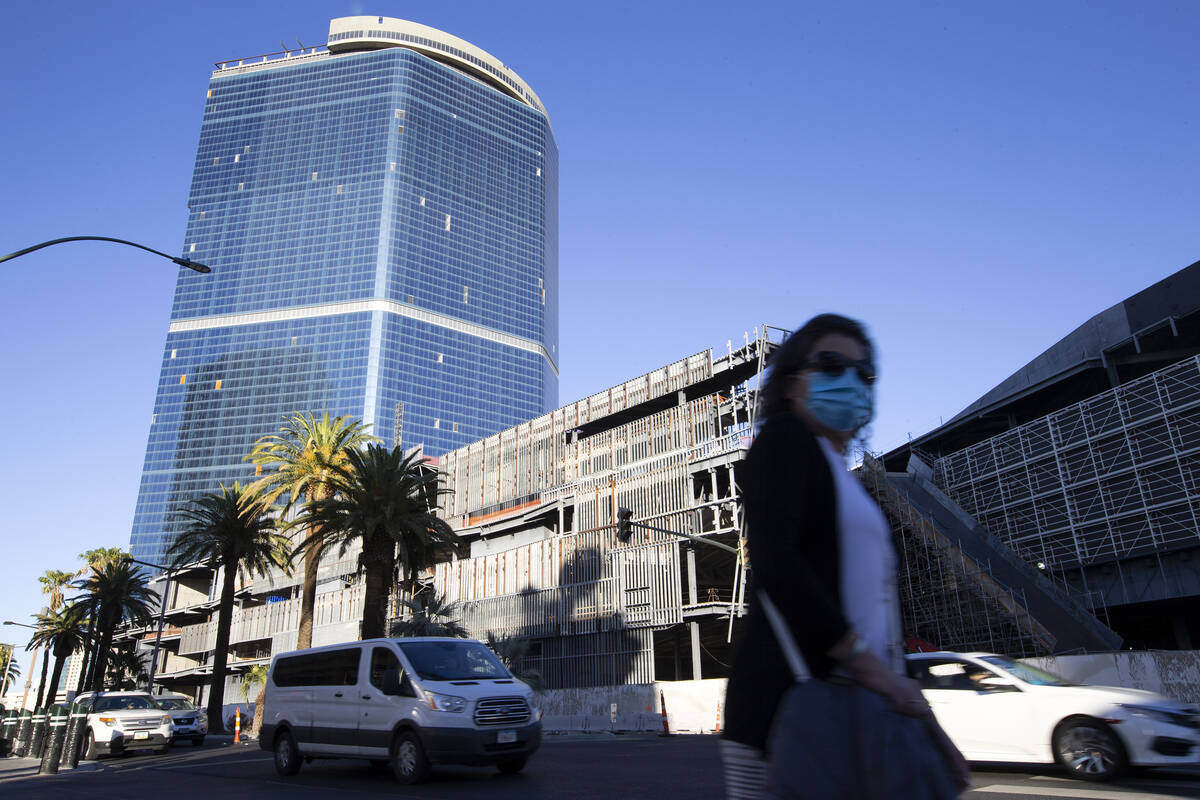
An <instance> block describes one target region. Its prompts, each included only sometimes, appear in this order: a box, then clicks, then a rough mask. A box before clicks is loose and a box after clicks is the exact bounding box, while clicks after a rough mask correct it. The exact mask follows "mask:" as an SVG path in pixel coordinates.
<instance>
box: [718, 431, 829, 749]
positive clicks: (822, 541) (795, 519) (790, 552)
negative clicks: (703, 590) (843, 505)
mask: <svg viewBox="0 0 1200 800" xmlns="http://www.w3.org/2000/svg"><path fill="white" fill-rule="evenodd" d="M739 483H740V485H741V490H742V498H743V502H744V507H745V513H746V523H747V528H748V531H747V537H748V542H747V543H748V547H749V555H750V569H751V571H750V574H751V583H750V586H749V587H748V589H747V596H748V597H749V598H750V600H749V603H750V613H749V615H748V617H747V619H746V624H745V629H744V631H743V635H742V639H741V642H740V643H739V645H738V649H737V652H736V654H735V655H734V661H733V670H732V672H731V673H730V678H729V688H728V689H727V692H726V697H725V721H726V728H725V736H726V737H727V738H729V739H732V740H733V741H736V742H740V743H742V744H747V745H750V746H752V747H757V748H758V749H760V750H765V749H766V743H767V736H768V734H769V733H770V729H771V722H772V720H773V718H774V716H775V710H776V708H777V707H778V706H779V701H780V699H781V698H782V697H783V694H784V692H786V691H787V689H788V687H790V686H791V685H792V682H793V681H792V674H791V670H790V669H788V666H787V663H786V662H785V661H784V658H783V654H782V652H781V651H780V649H779V646H778V645H777V643H776V641H775V635H774V634H773V633H772V631H771V628H770V625H769V624H768V623H767V619H766V617H765V616H764V615H763V612H762V609H761V608H760V606H759V603H758V602H757V598H756V597H755V591H760V590H764V589H765V590H766V592H767V594H768V596H770V598H771V600H772V601H773V602H774V603H775V605H776V606H777V607H778V608H779V611H780V613H781V614H782V615H783V616H784V618H785V619H786V620H787V621H788V623H789V624H790V626H791V629H792V634H793V635H794V636H795V637H796V642H797V644H798V645H799V647H800V650H801V652H802V653H803V654H804V658H805V660H806V661H807V662H808V668H809V670H810V671H811V672H812V674H813V676H814V677H817V678H823V677H826V676H827V675H828V674H829V672H830V670H832V669H833V667H834V666H835V665H834V662H833V660H832V659H831V658H830V657H829V656H828V655H827V651H828V650H829V649H830V648H831V647H833V646H834V645H835V644H837V642H838V641H839V640H840V639H841V638H842V637H843V636H845V635H846V632H847V630H848V626H847V623H846V620H845V617H844V616H843V614H842V597H841V588H840V575H841V572H840V560H839V557H838V531H837V505H836V504H837V495H836V490H835V488H834V482H833V473H832V472H831V471H830V469H829V462H828V461H826V460H825V454H824V453H823V452H822V451H821V445H820V444H819V443H818V442H817V439H816V437H815V436H814V435H813V434H812V432H811V431H810V430H809V429H808V426H806V425H805V424H804V422H803V421H802V420H801V419H800V418H799V417H797V416H795V415H794V414H791V413H782V414H777V415H775V416H774V417H772V418H771V419H769V420H768V421H767V422H766V424H765V425H763V427H762V430H760V431H759V434H758V436H757V437H756V438H755V440H754V444H753V445H752V446H751V447H750V452H749V454H748V455H747V456H746V461H745V462H744V464H743V466H742V470H741V475H740V476H739Z"/></svg>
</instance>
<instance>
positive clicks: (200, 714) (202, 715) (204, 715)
mask: <svg viewBox="0 0 1200 800" xmlns="http://www.w3.org/2000/svg"><path fill="white" fill-rule="evenodd" d="M196 719H198V720H200V721H201V722H208V712H207V711H197V712H196Z"/></svg>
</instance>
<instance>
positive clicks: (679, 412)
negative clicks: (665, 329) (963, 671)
mask: <svg viewBox="0 0 1200 800" xmlns="http://www.w3.org/2000/svg"><path fill="white" fill-rule="evenodd" d="M785 335H786V332H785V331H782V330H779V329H776V328H769V327H765V326H764V327H763V328H762V329H761V330H758V331H756V332H755V334H754V335H753V336H749V335H748V336H747V337H746V340H745V344H744V345H743V346H742V347H740V348H737V349H734V348H733V347H729V348H728V350H727V352H725V353H723V354H720V355H714V353H713V352H712V351H705V352H702V353H698V354H696V355H693V356H690V357H688V358H686V359H682V360H680V361H677V362H674V363H672V364H669V365H667V366H665V367H663V368H661V369H659V370H656V371H654V372H651V373H649V374H647V375H643V376H641V377H639V378H637V379H634V380H632V381H628V382H626V383H624V384H622V385H620V386H616V387H613V388H612V389H610V390H608V391H606V392H602V393H599V394H596V395H593V396H591V397H589V398H586V399H584V400H582V401H580V402H578V403H575V404H573V405H570V406H566V407H564V408H561V409H558V410H557V411H554V412H552V413H550V414H547V415H544V416H541V417H538V418H536V419H534V420H531V421H529V422H527V423H525V424H523V425H519V426H516V427H514V428H510V429H508V430H505V431H502V432H501V433H498V434H496V435H495V436H491V437H488V438H487V439H483V440H481V441H478V442H475V443H473V444H471V445H468V446H467V447H463V448H460V449H458V450H454V451H451V452H449V453H447V454H445V455H444V456H443V457H442V458H441V459H440V460H439V467H440V469H441V470H442V472H443V474H444V476H445V485H446V488H447V489H450V490H451V492H452V494H450V495H448V497H447V500H446V508H445V516H446V517H447V519H448V520H449V521H450V523H451V525H452V526H453V527H454V528H455V529H456V531H457V532H458V534H459V535H460V537H462V539H463V540H464V541H465V542H468V543H469V545H470V556H469V557H467V558H461V559H458V560H455V561H453V562H449V563H443V564H439V565H437V566H435V567H434V568H433V569H432V571H431V576H430V578H431V581H432V585H433V588H434V589H435V590H436V591H437V592H438V593H439V594H440V595H442V596H443V597H444V598H445V599H446V600H448V601H450V602H454V603H457V604H459V605H458V608H459V613H460V615H461V619H462V622H463V623H464V624H465V625H466V627H467V628H468V630H469V631H470V632H471V633H472V635H474V636H477V637H479V638H483V637H485V636H486V635H487V634H489V633H490V634H492V635H494V636H508V637H513V638H519V639H522V640H525V641H526V642H527V643H528V648H527V650H526V653H525V657H524V663H523V664H522V667H523V668H525V669H531V670H536V671H537V672H539V673H540V674H541V675H542V677H543V679H544V681H545V684H546V686H547V688H570V687H586V686H605V685H621V684H644V683H650V682H653V681H664V680H666V681H670V680H684V679H701V678H717V677H725V676H726V675H727V674H728V665H729V664H730V663H731V656H732V652H731V651H732V645H733V643H734V642H735V641H736V637H737V634H738V631H739V623H740V620H741V618H742V617H743V616H744V614H745V612H746V586H747V579H748V577H749V565H747V564H746V563H744V561H743V559H741V558H740V557H739V556H738V554H737V552H740V551H741V550H742V548H741V547H740V546H739V542H740V540H741V539H742V537H743V536H744V533H745V532H744V530H743V527H742V512H741V498H740V495H739V491H738V483H737V472H738V465H739V464H740V463H741V461H742V459H743V458H744V456H745V454H746V452H747V449H748V448H749V446H750V444H751V441H752V439H753V432H754V430H755V409H756V406H757V402H756V401H757V392H758V387H759V383H760V381H761V379H762V376H763V373H764V370H765V369H766V367H767V365H768V363H769V360H770V355H771V352H772V350H773V349H774V347H775V346H776V345H777V344H778V343H779V342H780V341H782V339H783V338H784V336H785ZM920 466H921V465H920V464H919V463H918V462H914V465H913V469H912V470H911V471H906V472H903V473H892V474H889V473H887V472H885V471H884V468H883V466H882V464H881V462H879V461H878V460H876V459H875V458H873V457H872V456H870V455H869V454H865V455H864V458H863V463H862V466H861V467H860V468H859V470H858V475H859V476H860V478H861V480H862V482H863V484H864V486H865V487H866V488H867V490H868V491H869V492H870V493H871V494H872V495H873V496H874V497H875V498H876V499H877V500H878V501H879V502H880V505H881V506H882V507H883V509H884V510H885V512H886V514H887V517H888V519H889V521H890V523H891V525H892V529H893V537H894V541H895V545H896V549H897V553H898V555H899V561H900V564H901V601H902V606H903V624H904V627H905V636H906V639H907V640H908V641H909V643H910V646H919V647H936V648H939V649H950V650H988V651H992V652H998V653H1005V654H1010V655H1015V656H1032V655H1045V654H1050V653H1058V652H1066V651H1078V650H1085V649H1090V650H1103V649H1111V648H1115V647H1116V646H1118V644H1119V641H1120V640H1119V637H1116V636H1115V635H1114V634H1113V633H1112V632H1111V631H1109V630H1108V629H1107V628H1106V627H1105V626H1104V625H1102V624H1101V623H1100V622H1099V621H1097V620H1096V618H1095V617H1094V616H1093V615H1092V614H1091V613H1090V612H1089V611H1088V610H1087V609H1085V608H1084V607H1083V606H1082V605H1080V604H1078V603H1077V602H1076V600H1075V599H1073V598H1072V597H1070V596H1069V595H1068V594H1067V593H1065V592H1063V591H1061V590H1060V589H1059V588H1057V587H1055V586H1054V585H1053V584H1052V583H1051V582H1050V581H1048V580H1047V579H1046V578H1045V577H1044V576H1043V575H1042V574H1041V573H1040V572H1039V571H1038V570H1037V569H1036V568H1035V567H1034V566H1032V565H1030V564H1028V563H1026V562H1024V561H1022V560H1021V558H1020V557H1019V556H1018V555H1017V554H1015V553H1014V552H1013V551H1012V550H1010V549H1009V547H1008V546H1007V545H1006V544H1004V543H1003V542H1001V541H1000V540H999V539H997V538H996V537H994V536H992V535H991V534H990V533H988V532H987V531H986V530H985V529H983V528H981V527H980V526H979V525H978V524H976V523H975V522H974V521H973V520H971V519H970V517H969V516H968V514H967V513H966V512H965V511H964V510H963V509H962V508H959V507H958V506H957V505H955V504H954V503H953V502H952V501H951V500H950V499H949V498H948V497H946V496H945V495H944V494H943V493H941V492H940V491H939V490H937V488H936V487H935V486H934V485H933V483H932V481H931V475H930V474H928V470H927V469H926V470H924V471H922V470H921V468H920ZM620 508H628V509H630V510H631V511H632V512H633V515H632V519H633V520H634V521H635V526H634V533H633V536H632V538H631V539H630V540H629V541H627V542H622V541H620V539H619V538H618V536H617V511H618V509H620ZM636 523H641V525H644V526H651V527H653V528H655V529H658V530H649V529H647V528H646V527H641V526H639V525H637V524H636ZM668 532H674V533H677V534H683V535H686V536H690V537H695V538H691V539H687V538H682V536H676V535H672V534H671V533H668ZM714 542H715V543H718V544H721V545H726V546H727V547H726V548H721V547H715V546H710V545H711V544H712V543H714ZM730 550H733V551H735V552H730Z"/></svg>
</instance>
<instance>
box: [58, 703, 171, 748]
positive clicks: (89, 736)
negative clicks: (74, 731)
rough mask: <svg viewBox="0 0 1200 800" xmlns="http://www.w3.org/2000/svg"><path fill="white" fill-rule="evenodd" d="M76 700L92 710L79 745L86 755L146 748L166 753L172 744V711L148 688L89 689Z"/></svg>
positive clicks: (89, 711)
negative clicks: (167, 710)
mask: <svg viewBox="0 0 1200 800" xmlns="http://www.w3.org/2000/svg"><path fill="white" fill-rule="evenodd" d="M75 702H77V703H80V704H82V705H83V706H84V708H86V709H87V712H88V714H87V726H86V727H85V728H84V732H83V741H82V742H81V743H80V745H79V747H80V753H81V754H82V757H83V758H85V759H95V758H98V757H99V756H102V755H117V754H119V753H124V752H126V751H128V750H140V749H144V748H148V749H151V750H153V751H154V752H155V753H157V754H158V755H162V754H163V753H166V752H167V748H169V747H170V746H171V737H172V736H173V735H174V731H173V729H172V727H171V715H170V714H168V713H167V712H165V711H163V710H162V709H161V708H159V707H158V703H156V702H154V698H152V697H151V696H150V695H148V694H146V693H145V692H87V693H86V694H81V695H79V697H77V698H75Z"/></svg>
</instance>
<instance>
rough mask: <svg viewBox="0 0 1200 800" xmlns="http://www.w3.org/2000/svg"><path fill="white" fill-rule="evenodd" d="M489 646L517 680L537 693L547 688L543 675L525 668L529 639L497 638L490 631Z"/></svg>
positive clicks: (503, 636)
mask: <svg viewBox="0 0 1200 800" xmlns="http://www.w3.org/2000/svg"><path fill="white" fill-rule="evenodd" d="M487 646H488V647H489V648H490V649H491V651H492V652H493V653H495V654H496V656H497V657H498V658H499V659H500V660H501V661H502V662H503V663H504V666H506V667H508V671H509V672H511V673H512V674H513V677H515V678H516V679H517V680H519V681H521V682H523V683H525V684H526V685H528V686H529V688H530V689H533V690H534V691H535V692H540V691H542V689H543V688H545V685H546V680H545V678H543V677H542V673H541V672H540V671H539V670H536V669H529V668H526V667H525V666H524V662H525V656H526V655H527V654H528V653H529V640H528V639H519V638H517V637H516V636H507V635H501V636H497V635H496V634H494V633H492V632H491V631H488V633H487Z"/></svg>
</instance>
